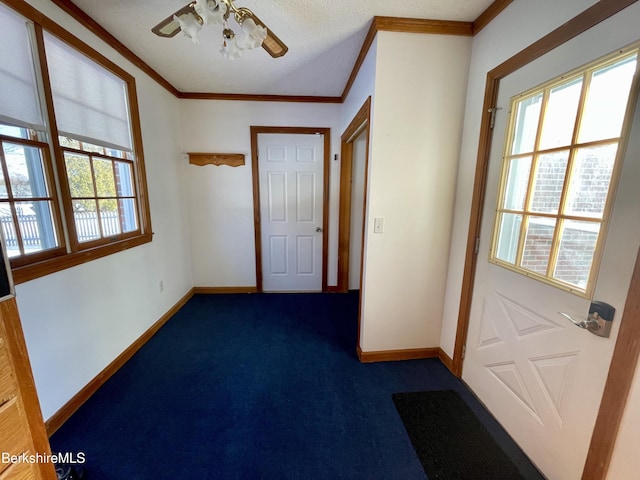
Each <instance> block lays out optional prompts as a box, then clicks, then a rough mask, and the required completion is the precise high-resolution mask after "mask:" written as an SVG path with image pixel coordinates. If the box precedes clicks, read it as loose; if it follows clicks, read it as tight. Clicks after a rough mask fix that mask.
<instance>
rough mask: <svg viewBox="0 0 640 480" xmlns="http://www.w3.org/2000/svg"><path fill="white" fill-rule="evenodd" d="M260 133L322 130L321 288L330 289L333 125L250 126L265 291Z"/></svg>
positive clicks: (255, 222)
mask: <svg viewBox="0 0 640 480" xmlns="http://www.w3.org/2000/svg"><path fill="white" fill-rule="evenodd" d="M261 133H276V134H277V133H283V134H298V135H309V134H320V135H322V136H323V138H324V144H323V150H324V151H323V156H324V158H323V163H324V165H323V179H322V187H323V192H322V291H323V292H326V291H327V256H328V251H329V245H328V242H329V235H328V230H329V164H330V158H331V129H330V128H325V127H322V128H313V127H264V126H254V125H252V126H251V169H252V177H253V226H254V241H255V249H256V291H257V292H262V291H263V290H262V245H261V238H262V229H261V227H260V172H259V169H258V135H259V134H261Z"/></svg>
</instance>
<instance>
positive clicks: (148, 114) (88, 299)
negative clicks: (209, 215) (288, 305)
mask: <svg viewBox="0 0 640 480" xmlns="http://www.w3.org/2000/svg"><path fill="white" fill-rule="evenodd" d="M29 3H30V4H32V5H33V6H35V7H36V8H38V9H39V10H40V11H42V12H43V13H44V14H45V15H47V16H48V17H49V18H51V19H53V20H54V21H56V22H58V23H59V24H61V25H62V26H64V27H65V28H66V29H67V30H69V31H70V32H71V33H73V34H74V35H76V36H77V37H79V38H80V39H81V40H83V41H84V42H85V43H88V44H89V45H90V46H92V47H93V48H95V49H96V50H98V51H99V52H100V53H102V54H104V55H105V56H107V57H108V58H110V59H111V60H113V61H114V62H116V63H117V64H119V65H120V66H121V67H123V68H124V69H125V70H126V71H128V72H129V73H130V74H132V75H134V76H135V77H136V82H137V90H138V100H139V103H140V115H141V119H140V120H141V126H142V135H143V147H144V154H145V165H146V170H147V183H148V189H149V197H150V204H151V219H152V225H153V231H154V237H153V242H151V243H149V244H145V245H142V246H139V247H136V248H133V249H129V250H127V251H124V252H121V253H117V254H114V255H110V256H108V257H105V258H102V259H99V260H95V261H92V262H89V263H85V264H83V265H79V266H77V267H73V268H70V269H66V270H63V271H61V272H58V273H55V274H51V275H48V276H45V277H41V278H39V279H36V280H33V281H30V282H27V283H23V284H21V285H18V286H17V288H16V297H17V302H18V307H19V310H20V316H21V318H22V325H23V329H24V334H25V339H26V343H27V348H28V351H29V356H30V359H31V366H32V368H33V373H34V377H35V381H36V387H37V390H38V395H39V397H40V403H41V407H42V411H43V416H44V417H45V419H47V418H49V417H50V416H51V415H53V414H54V413H55V412H56V411H57V410H58V409H59V408H60V407H62V406H63V405H64V404H65V403H66V402H67V401H68V400H69V399H71V398H72V397H73V396H74V395H75V394H76V393H77V392H78V391H79V390H80V389H81V388H83V387H84V386H85V385H86V384H87V383H88V382H89V381H90V380H91V379H92V378H93V377H95V376H96V375H97V374H98V373H99V372H100V371H102V370H103V369H104V367H106V366H107V365H108V364H109V363H110V362H111V361H113V360H114V359H115V358H116V357H117V356H118V355H119V354H120V353H121V352H122V351H123V350H125V349H126V348H127V347H128V346H129V345H130V344H131V343H133V342H134V341H135V340H136V339H137V338H138V337H139V336H140V335H141V334H142V333H144V332H145V331H146V330H147V329H148V328H149V327H150V326H151V325H152V324H153V323H154V322H156V321H157V320H158V319H159V318H160V317H161V316H162V315H163V314H164V313H166V312H167V311H168V310H169V309H170V308H171V307H172V306H173V305H175V304H176V303H177V302H178V301H179V300H180V298H182V297H183V296H184V295H185V294H186V293H187V292H188V291H189V290H190V288H191V287H192V285H193V283H192V274H191V252H190V246H189V244H188V242H187V240H186V238H187V237H186V235H187V222H186V217H185V215H184V212H185V208H184V207H185V202H184V199H183V198H182V193H181V191H180V189H179V184H178V183H177V182H176V181H175V179H176V178H177V177H178V165H179V164H178V160H179V152H180V141H179V126H178V119H177V117H176V115H175V112H176V111H177V110H178V103H179V102H178V100H177V99H175V98H174V97H173V96H172V95H170V94H169V93H167V92H166V91H165V90H164V89H162V88H161V87H160V86H158V85H157V84H156V83H155V82H154V81H152V80H151V79H149V78H148V77H147V76H146V75H145V74H143V73H141V72H140V71H139V70H138V69H137V68H135V67H134V66H132V65H131V64H130V63H128V62H127V61H125V60H124V59H123V58H122V57H121V56H120V55H118V54H116V53H114V52H113V50H111V48H109V47H107V46H106V45H105V44H104V43H103V42H101V41H99V40H97V39H96V38H95V37H94V36H93V35H92V34H90V33H89V32H88V31H86V30H85V29H84V28H83V27H81V26H80V25H78V24H77V23H76V22H75V21H74V20H72V19H70V18H69V17H68V16H67V15H66V14H64V13H62V12H61V11H60V10H59V9H58V8H57V7H55V6H54V5H53V3H52V2H48V1H46V0H32V1H30V2H29ZM160 280H163V281H164V291H162V292H161V291H160V288H159V281H160Z"/></svg>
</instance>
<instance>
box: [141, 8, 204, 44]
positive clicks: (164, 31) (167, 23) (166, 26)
mask: <svg viewBox="0 0 640 480" xmlns="http://www.w3.org/2000/svg"><path fill="white" fill-rule="evenodd" d="M189 13H193V14H196V11H195V10H194V8H193V2H191V3H189V4H188V5H185V6H184V7H182V8H181V9H180V10H178V11H177V12H175V13H172V14H171V15H169V16H168V17H167V18H165V19H164V20H163V21H161V22H160V23H159V24H157V25H156V26H155V27H153V28H152V29H151V31H152V32H153V33H155V34H156V35H158V36H159V37H166V38H171V37H175V36H176V35H177V34H178V32H179V31H180V24H179V23H178V22H176V21H175V20H174V19H173V17H174V16H176V17H181V16H182V15H187V14H189Z"/></svg>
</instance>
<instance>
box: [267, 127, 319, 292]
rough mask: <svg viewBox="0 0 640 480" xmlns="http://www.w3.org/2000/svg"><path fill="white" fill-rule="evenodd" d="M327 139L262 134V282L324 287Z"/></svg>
mask: <svg viewBox="0 0 640 480" xmlns="http://www.w3.org/2000/svg"><path fill="white" fill-rule="evenodd" d="M323 147H324V139H323V136H322V135H319V134H318V135H316V134H271V133H269V134H259V135H258V165H259V172H260V175H259V182H260V224H261V250H262V287H263V290H264V291H266V292H269V291H320V290H322V239H323V234H322V225H323V223H322V222H323V172H324V164H323V163H324V152H323Z"/></svg>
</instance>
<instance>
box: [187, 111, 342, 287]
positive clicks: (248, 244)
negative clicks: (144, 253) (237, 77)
mask: <svg viewBox="0 0 640 480" xmlns="http://www.w3.org/2000/svg"><path fill="white" fill-rule="evenodd" d="M339 112H340V105H338V104H310V103H282V102H239V101H224V100H182V101H181V102H180V114H181V115H180V117H181V130H182V139H183V146H182V148H183V152H219V153H244V154H245V161H246V165H244V166H240V167H229V166H213V165H207V166H204V167H199V166H195V165H190V164H189V163H188V160H187V159H186V158H183V159H182V160H181V174H182V181H183V188H184V191H185V192H186V195H187V198H188V209H189V216H190V229H189V232H190V238H191V248H192V251H193V257H192V258H193V275H194V282H195V285H196V286H198V287H254V286H255V285H256V275H255V272H256V263H255V242H254V227H253V190H252V188H253V187H252V169H251V135H250V126H252V125H256V126H258V125H259V126H267V125H268V126H280V127H283V126H286V127H290V126H295V127H301V126H302V127H329V128H331V137H332V139H331V152H330V153H331V160H330V162H331V165H330V173H329V175H330V191H329V196H330V208H329V252H328V272H327V276H328V284H329V285H335V284H336V280H337V239H338V237H337V225H338V195H339V180H340V179H339V175H340V167H339V162H337V161H335V160H334V159H333V156H334V154H336V153H339V152H340V134H341V133H342V132H341V131H340V129H339Z"/></svg>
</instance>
